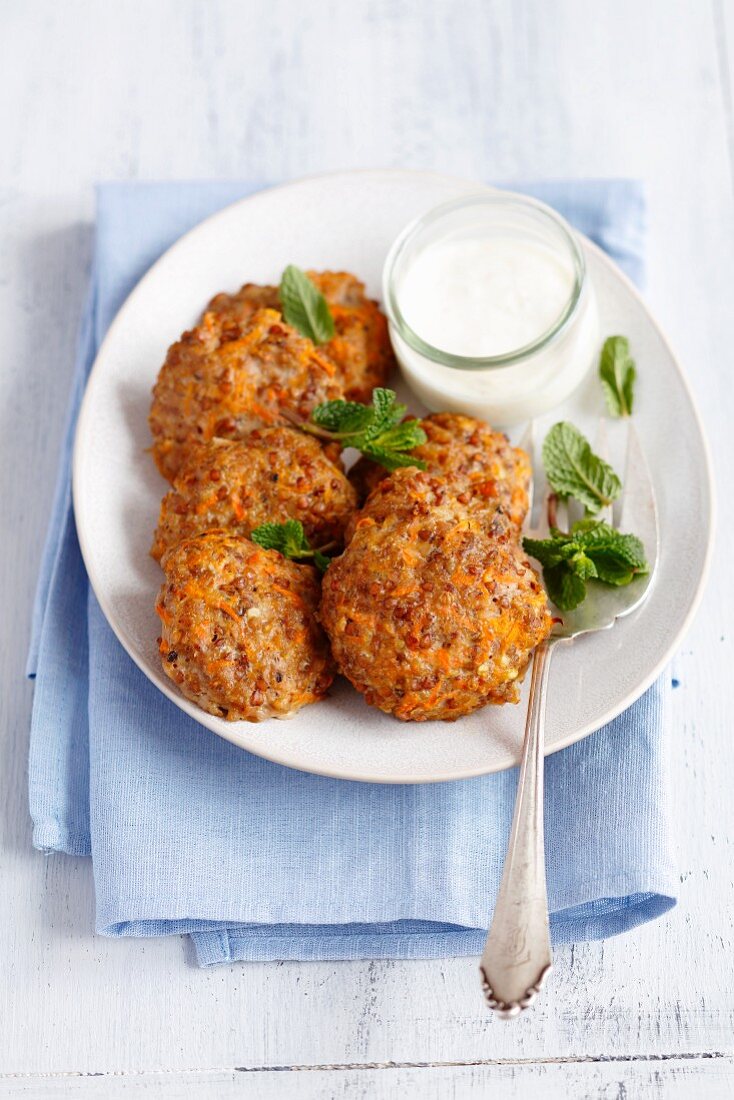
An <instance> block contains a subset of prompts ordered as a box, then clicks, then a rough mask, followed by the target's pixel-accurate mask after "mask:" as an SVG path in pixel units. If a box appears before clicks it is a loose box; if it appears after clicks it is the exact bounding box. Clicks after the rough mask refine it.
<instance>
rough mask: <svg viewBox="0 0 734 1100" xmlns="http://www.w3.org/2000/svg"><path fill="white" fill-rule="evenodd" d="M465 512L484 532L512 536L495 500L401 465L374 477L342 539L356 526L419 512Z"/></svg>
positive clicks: (441, 515)
mask: <svg viewBox="0 0 734 1100" xmlns="http://www.w3.org/2000/svg"><path fill="white" fill-rule="evenodd" d="M460 490H461V491H460ZM467 515H472V516H473V518H474V519H475V521H476V523H477V524H478V526H479V527H481V528H482V529H484V530H485V531H486V532H487V534H490V535H500V534H505V533H509V532H511V533H512V534H513V536H516V531H515V527H514V526H513V524H512V523H511V521H510V520H509V518H508V517H507V516H506V514H505V512H504V510H503V509H502V507H501V506H500V503H499V501H498V500H496V499H491V498H490V499H487V498H485V497H474V496H472V495H471V493H469V492H466V491H463V490H462V486H461V485H459V486H458V487H457V486H456V485H454V484H453V482H451V481H449V479H448V478H445V477H438V476H437V475H436V474H432V473H430V472H429V471H428V470H425V471H423V470H417V469H416V468H415V466H404V467H401V468H400V469H397V470H394V471H393V473H391V474H390V476H389V477H383V478H381V480H380V481H378V483H377V485H376V486H375V488H374V489H373V490H372V492H371V493H370V495H369V496H368V497H367V500H366V501H365V503H364V505H363V506H362V508H361V509H360V510H359V511H356V512H354V513H353V515H352V517H351V519H350V521H349V524H348V526H347V530H346V538H345V541H346V542H349V541H350V540H351V538H352V536H353V535H354V532H355V531H356V529H357V528H358V527H360V526H365V525H374V524H383V523H389V524H391V525H395V523H398V522H399V523H402V522H406V521H410V520H412V519H416V518H420V517H421V516H423V517H425V516H431V517H432V518H434V519H445V520H447V521H451V520H454V521H455V520H456V518H457V516H462V517H463V516H467Z"/></svg>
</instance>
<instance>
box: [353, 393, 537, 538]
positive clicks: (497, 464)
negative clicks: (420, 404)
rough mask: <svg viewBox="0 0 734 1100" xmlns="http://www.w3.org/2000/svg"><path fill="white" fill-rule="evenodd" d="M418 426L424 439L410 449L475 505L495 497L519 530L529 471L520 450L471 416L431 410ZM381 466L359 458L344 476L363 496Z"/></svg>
mask: <svg viewBox="0 0 734 1100" xmlns="http://www.w3.org/2000/svg"><path fill="white" fill-rule="evenodd" d="M421 426H422V428H423V430H424V431H425V433H426V435H427V436H428V439H427V440H426V442H425V443H422V444H421V445H420V446H419V447H416V448H415V450H414V451H413V452H412V453H413V454H414V455H415V457H416V458H418V459H421V460H422V461H423V462H425V463H426V468H427V470H428V471H429V472H430V473H432V474H439V475H441V476H443V477H446V478H447V479H448V480H449V481H450V482H451V483H452V484H453V485H454V486H455V487H457V489H458V490H459V491H460V492H461V493H462V494H464V495H465V496H466V498H467V500H468V499H469V497H471V499H472V500H473V501H474V504H475V506H476V507H477V508H479V507H481V505H482V502H483V501H487V502H488V503H489V505H490V507H491V508H492V509H493V508H494V506H495V505H496V504H497V503H499V504H500V505H501V507H502V509H503V510H504V512H505V513H506V515H507V516H508V517H509V519H510V521H511V523H513V524H514V525H515V527H517V529H518V530H519V529H520V528H521V527H522V524H523V521H524V519H525V516H526V514H527V510H528V501H529V496H528V494H529V489H530V477H531V472H532V471H531V468H530V460H529V458H528V456H527V455H526V454H525V452H524V451H522V450H520V448H519V447H513V446H511V444H510V443H509V441H508V439H507V436H506V435H504V434H503V433H502V432H495V431H493V430H492V429H491V428H490V426H489V424H485V423H484V421H482V420H475V419H474V418H473V417H470V416H461V415H460V414H458V413H433V414H432V415H431V416H427V417H425V419H424V420H422V421H421ZM386 472H387V471H386V470H385V469H384V468H383V467H382V466H378V465H377V464H376V463H374V462H370V461H369V460H367V459H364V458H361V459H360V460H359V462H357V463H356V464H355V466H353V467H352V470H351V471H350V474H349V478H350V480H351V482H352V484H353V485H354V486H355V488H356V489H357V493H358V494H359V496H360V499H362V500H364V499H365V497H366V496H367V495H368V494H369V493H370V492H371V491H372V490H373V489H374V488H375V486H376V485H378V484H379V482H380V481H381V480H382V479H383V478H384V477H385V475H386Z"/></svg>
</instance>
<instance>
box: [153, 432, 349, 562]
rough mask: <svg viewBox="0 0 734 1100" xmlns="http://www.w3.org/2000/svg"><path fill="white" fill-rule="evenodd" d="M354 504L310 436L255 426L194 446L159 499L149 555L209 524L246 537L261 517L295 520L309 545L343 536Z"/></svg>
mask: <svg viewBox="0 0 734 1100" xmlns="http://www.w3.org/2000/svg"><path fill="white" fill-rule="evenodd" d="M356 506H357V494H356V493H355V491H354V489H353V488H352V486H351V485H350V483H349V482H348V481H347V478H346V476H345V474H344V473H343V471H342V469H341V468H340V467H339V466H336V465H335V464H334V463H333V462H331V461H330V459H329V458H328V457H327V455H326V454H325V453H324V450H323V448H322V447H321V445H320V443H318V441H317V440H315V439H314V438H313V437H312V436H308V435H304V433H303V432H299V431H296V430H295V429H293V428H259V429H256V430H255V431H253V432H250V434H249V435H247V436H245V438H244V439H242V440H223V439H212V440H210V441H209V443H199V444H195V445H194V446H193V447H192V448H191V450H190V451H189V454H188V458H187V460H186V462H185V463H184V465H183V466H182V467H181V469H180V471H179V474H178V477H177V478H176V480H175V482H174V487H173V489H172V490H171V491H170V492H169V493H167V494H166V496H165V497H164V498H163V502H162V504H161V512H160V519H159V521H158V528H157V530H156V533H155V538H154V541H153V548H152V550H151V554H152V555H153V557H154V558H156V559H160V557H161V556H162V554H164V553H165V551H166V550H168V549H169V548H170V547H172V546H175V545H176V543H177V542H180V541H181V539H183V538H187V537H188V536H190V535H197V534H200V533H201V532H202V531H208V530H211V529H212V528H214V527H224V528H227V530H229V531H231V533H232V534H237V535H246V536H249V535H250V534H251V532H252V531H253V529H254V528H255V527H258V526H259V525H260V524H261V523H283V522H285V520H288V519H297V520H299V521H300V522H301V523H302V524H303V529H304V531H305V532H306V535H307V537H308V539H309V540H310V541H311V544H312V545H313V546H315V547H321V546H324V545H326V544H331V543H335V544H336V546H337V547H340V546H341V545H342V544H343V542H344V529H345V527H346V525H347V523H348V522H349V519H350V518H351V516H352V514H353V512H354V511H355V509H356Z"/></svg>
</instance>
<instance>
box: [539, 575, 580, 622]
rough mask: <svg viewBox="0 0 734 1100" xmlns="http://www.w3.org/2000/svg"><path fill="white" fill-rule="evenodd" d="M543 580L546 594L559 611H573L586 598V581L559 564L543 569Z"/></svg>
mask: <svg viewBox="0 0 734 1100" xmlns="http://www.w3.org/2000/svg"><path fill="white" fill-rule="evenodd" d="M543 580H544V581H545V587H546V589H547V590H548V595H549V596H550V598H551V600H552V601H553V603H554V604H555V605H556V607H558V608H560V609H561V611H573V609H574V608H575V607H578V606H579V604H580V603H583V602H584V600H585V599H586V581H584V580H583V579H582V578H581V577H579V576H577V574H576V573H571V572H569V570H568V569H564V568H563V566H561V565H557V566H555V568H552V569H546V570H544V572H543Z"/></svg>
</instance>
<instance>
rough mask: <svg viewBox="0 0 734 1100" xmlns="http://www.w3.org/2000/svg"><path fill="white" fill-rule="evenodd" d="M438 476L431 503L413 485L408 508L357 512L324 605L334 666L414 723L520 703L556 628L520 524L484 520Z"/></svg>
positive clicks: (371, 698) (429, 490)
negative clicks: (535, 654)
mask: <svg viewBox="0 0 734 1100" xmlns="http://www.w3.org/2000/svg"><path fill="white" fill-rule="evenodd" d="M389 480H390V482H392V481H393V479H392V478H390V479H389ZM432 480H433V482H434V483H433V484H430V485H428V486H425V487H424V488H425V496H426V501H425V503H426V508H425V510H423V509H422V508H421V507H420V506H419V504H420V495H421V492H420V489H419V488H416V490H415V492H414V496H413V501H412V505H411V508H410V510H409V511H408V512H406V509H405V508H404V507H402V505H400V506H398V507H396V509H395V511H394V514H393V515H392V517H390V516H389V514H386V516H385V519H384V520H383V522H377V520H375V519H374V517H372V516H370V515H369V514H367V515H364V516H363V517H362V518H361V519H360V520H359V522H358V523H357V525H356V527H355V530H354V535H353V537H352V540H351V542H350V543H349V544H348V546H347V548H346V550H345V551H344V553H343V554H342V556H341V557H340V558H337V559H336V560H335V561H334V562H332V564H331V565H330V566H329V569H328V570H327V572H326V575H325V577H324V582H323V589H322V600H321V608H320V611H319V617H320V619H321V622H322V623H323V626H324V628H325V630H326V633H327V634H328V635H329V639H330V641H331V646H332V652H333V654H334V658H335V660H336V663H337V667H338V669H339V671H340V672H342V673H343V674H344V675H345V676H346V677H347V679H348V680H350V681H351V683H352V684H353V685H354V687H355V688H356V689H357V691H360V692H362V694H363V695H364V696H365V699H366V701H367V702H368V703H371V704H372V705H373V706H375V707H378V708H379V709H380V710H383V711H386V712H387V713H388V714H393V715H395V717H397V718H400V719H403V720H406V721H417V722H422V721H426V720H428V719H455V718H460V717H462V716H463V715H466V714H471V713H472V711H475V710H477V709H478V708H479V707H483V706H484V705H485V704H487V703H507V702H517V700H518V698H519V686H518V685H519V682H520V680H521V679H522V676H523V674H524V672H525V669H526V668H527V665H528V661H529V659H530V656H531V654H532V651H533V649H534V648H535V646H537V645H538V644H539V643H540V642H541V641H543V639H544V638H546V637H547V636H548V634H549V633H550V630H551V626H552V618H551V613H550V610H549V608H548V603H547V599H546V596H545V592H544V591H543V589H542V587H541V585H540V582H539V580H538V577H537V576H536V574H535V572H534V571H533V569H532V567H531V566H530V563H529V562H528V561H527V559H526V557H525V555H524V554H523V552H522V550H521V549H520V547H519V545H518V543H517V537H516V533H515V531H514V529H513V528H512V527H511V526H510V525H509V524H507V523H506V521H503V520H501V521H500V522H499V523H497V525H496V526H495V527H494V529H493V530H490V529H488V527H487V525H486V523H482V522H480V521H479V519H478V518H477V515H476V514H472V513H470V512H469V511H467V509H466V507H465V506H464V505H462V504H461V503H460V502H459V501H458V500H457V499H456V497H455V496H454V495H453V494H452V492H451V491H450V488H449V487H448V486H447V487H446V492H445V494H444V495H443V497H441V492H440V486H437V485H436V484H435V482H436V481H437V480H438V479H432ZM388 488H389V486H388Z"/></svg>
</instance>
